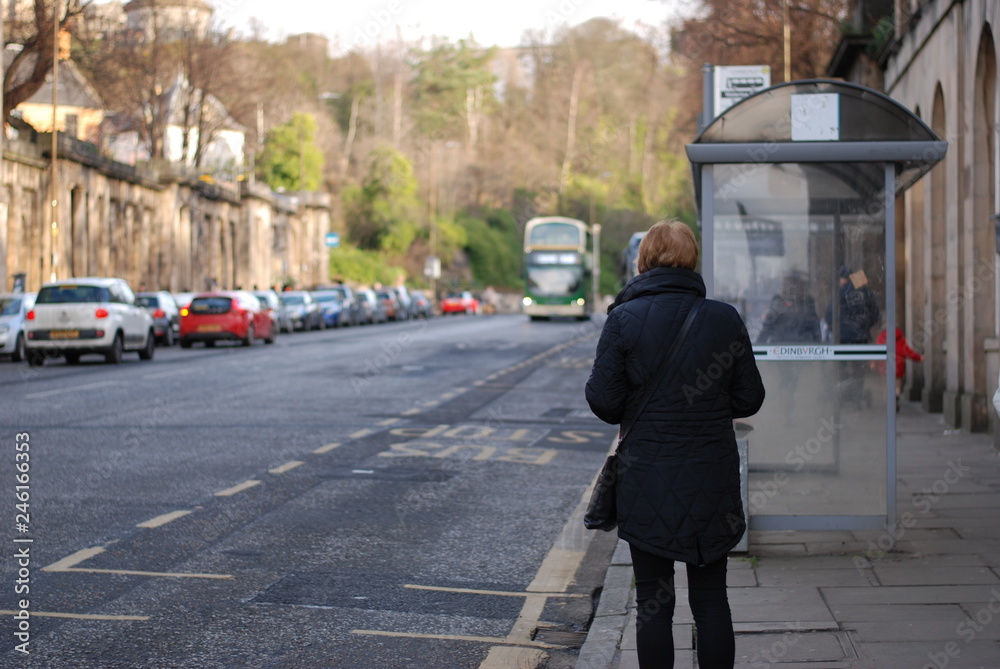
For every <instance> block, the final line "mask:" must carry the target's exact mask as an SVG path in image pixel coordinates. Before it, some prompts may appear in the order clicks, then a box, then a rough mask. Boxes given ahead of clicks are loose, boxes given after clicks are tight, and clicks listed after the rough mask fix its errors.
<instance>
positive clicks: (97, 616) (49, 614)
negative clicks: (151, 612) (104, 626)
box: [0, 610, 149, 621]
mask: <svg viewBox="0 0 1000 669" xmlns="http://www.w3.org/2000/svg"><path fill="white" fill-rule="evenodd" d="M17 613H19V611H3V610H0V616H12V615H16V614H17ZM30 613H31V617H32V618H34V617H36V616H37V617H39V618H72V619H74V620H122V621H129V620H139V621H143V620H149V616H112V615H107V614H102V613H58V612H55V611H31V612H30Z"/></svg>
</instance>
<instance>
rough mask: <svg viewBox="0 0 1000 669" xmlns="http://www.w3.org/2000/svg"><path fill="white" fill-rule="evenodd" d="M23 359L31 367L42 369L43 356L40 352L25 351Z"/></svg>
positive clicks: (43, 363)
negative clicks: (24, 358)
mask: <svg viewBox="0 0 1000 669" xmlns="http://www.w3.org/2000/svg"><path fill="white" fill-rule="evenodd" d="M25 357H26V358H27V359H28V364H29V365H31V366H32V367H42V366H44V365H45V354H44V353H42V352H41V351H26V352H25Z"/></svg>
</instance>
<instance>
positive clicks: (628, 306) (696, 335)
mask: <svg viewBox="0 0 1000 669" xmlns="http://www.w3.org/2000/svg"><path fill="white" fill-rule="evenodd" d="M704 295H705V284H704V282H703V281H702V278H701V276H700V275H699V274H697V273H696V272H693V271H690V270H686V269H680V268H673V267H659V268H656V269H653V270H650V271H648V272H645V273H643V274H640V275H639V276H637V277H636V278H634V279H633V280H632V281H630V282H629V283H628V285H627V286H625V288H624V289H623V290H622V292H621V293H620V294H619V295H618V297H617V298H616V299H615V303H614V304H613V305H612V306H611V308H610V309H609V310H608V319H607V321H606V322H605V324H604V330H603V331H602V333H601V338H600V341H599V342H598V344H597V357H596V359H595V360H594V368H593V370H592V371H591V374H590V380H589V381H587V402H588V403H589V404H590V408H591V410H592V411H593V412H594V414H596V415H597V416H598V417H599V418H600V419H601V420H603V421H605V422H608V423H612V424H617V423H622V422H623V421H624V423H625V424H626V425H627V424H628V423H629V422H630V421H632V420H633V416H632V415H631V414H630V409H634V406H635V403H636V402H637V401H638V398H639V397H641V395H640V391H641V390H642V386H643V384H645V383H647V382H648V381H650V380H649V379H647V376H649V375H650V374H652V372H653V370H652V369H651V368H652V366H653V365H654V363H655V360H656V357H657V352H658V351H659V350H660V349H661V348H664V347H669V346H670V344H671V342H672V341H673V340H674V338H675V337H676V336H677V333H678V331H679V330H680V328H681V325H682V323H683V322H684V319H685V317H686V316H687V314H688V312H689V311H690V310H691V308H692V307H693V305H694V303H695V301H696V300H697V298H698V297H704ZM653 382H654V383H657V384H658V387H657V390H656V391H655V392H654V393H653V395H652V396H651V397H650V399H649V402H648V404H646V408H645V409H644V410H643V412H642V415H641V416H640V417H639V418H638V420H637V421H636V422H635V424H634V426H633V427H632V430H631V431H630V432H629V433H628V436H627V438H626V440H625V443H624V444H623V445H622V450H621V458H620V461H621V463H622V465H621V468H620V471H619V478H618V489H617V495H618V536H620V537H621V538H622V539H624V540H626V541H627V542H629V543H630V544H634V545H636V546H637V547H639V548H641V549H642V550H644V551H646V552H649V553H653V554H656V555H661V556H663V557H666V558H671V559H674V560H679V561H682V562H688V563H693V564H706V563H709V562H713V561H715V560H718V559H719V558H721V557H723V556H725V555H726V553H728V552H729V551H730V550H731V549H732V548H733V547H734V546H735V545H736V544H737V543H739V540H740V537H741V536H742V535H743V531H744V529H745V528H746V521H745V517H744V515H743V505H742V502H741V499H740V475H739V456H738V455H737V450H736V436H735V433H734V432H733V419H734V418H742V417H745V416H750V415H753V414H755V413H756V412H757V411H758V410H759V409H760V406H761V404H762V403H763V402H764V385H763V383H762V382H761V378H760V373H759V372H758V371H757V365H756V363H755V362H754V358H753V352H752V351H751V348H750V339H749V337H748V336H747V331H746V326H745V325H744V324H743V321H742V319H741V318H740V316H739V314H738V313H737V312H736V310H735V309H734V308H733V307H731V306H730V305H728V304H725V303H723V302H716V301H715V300H706V301H705V303H704V304H703V305H702V307H701V311H700V312H699V313H698V314H697V316H696V317H695V320H694V322H693V323H692V325H691V329H690V331H689V332H688V336H687V338H686V339H685V341H684V343H683V344H682V345H681V347H680V349H678V351H677V355H676V357H675V358H674V362H673V364H672V365H671V368H670V369H668V370H667V371H666V372H665V375H664V377H663V378H661V379H659V380H653Z"/></svg>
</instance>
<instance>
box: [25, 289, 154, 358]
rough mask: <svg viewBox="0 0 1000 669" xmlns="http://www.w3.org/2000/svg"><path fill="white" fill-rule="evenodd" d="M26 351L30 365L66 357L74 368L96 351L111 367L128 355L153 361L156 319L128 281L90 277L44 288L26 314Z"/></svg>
mask: <svg viewBox="0 0 1000 669" xmlns="http://www.w3.org/2000/svg"><path fill="white" fill-rule="evenodd" d="M25 323H26V327H25V340H24V341H25V353H26V356H27V358H28V363H29V364H31V365H43V364H45V359H46V358H57V357H60V356H61V357H64V358H66V362H67V363H69V364H71V365H73V364H76V363H78V362H80V356H82V355H86V354H90V353H96V354H98V355H103V356H104V359H105V360H106V361H107V362H109V363H112V364H117V363H119V362H121V360H122V354H123V353H125V352H126V351H136V352H138V353H139V359H140V360H152V359H153V351H154V349H155V348H156V335H155V333H154V329H153V318H152V316H150V315H149V313H148V312H147V311H146V310H145V309H144V308H143V307H142V306H140V305H139V304H138V302H137V301H136V298H135V293H133V292H132V289H131V288H130V287H129V285H128V283H127V282H126V281H125V280H124V279H115V278H102V277H88V278H81V279H67V280H65V281H54V282H51V283H46V284H44V285H43V286H42V287H41V289H40V290H39V291H38V295H37V296H36V297H35V304H34V306H33V307H32V308H31V310H30V311H29V312H28V313H27V315H26V316H25Z"/></svg>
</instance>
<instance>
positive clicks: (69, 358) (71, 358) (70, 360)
mask: <svg viewBox="0 0 1000 669" xmlns="http://www.w3.org/2000/svg"><path fill="white" fill-rule="evenodd" d="M63 357H64V358H66V364H67V365H79V364H80V354H79V353H76V352H71V353H67V354H66V355H64V356H63Z"/></svg>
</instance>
